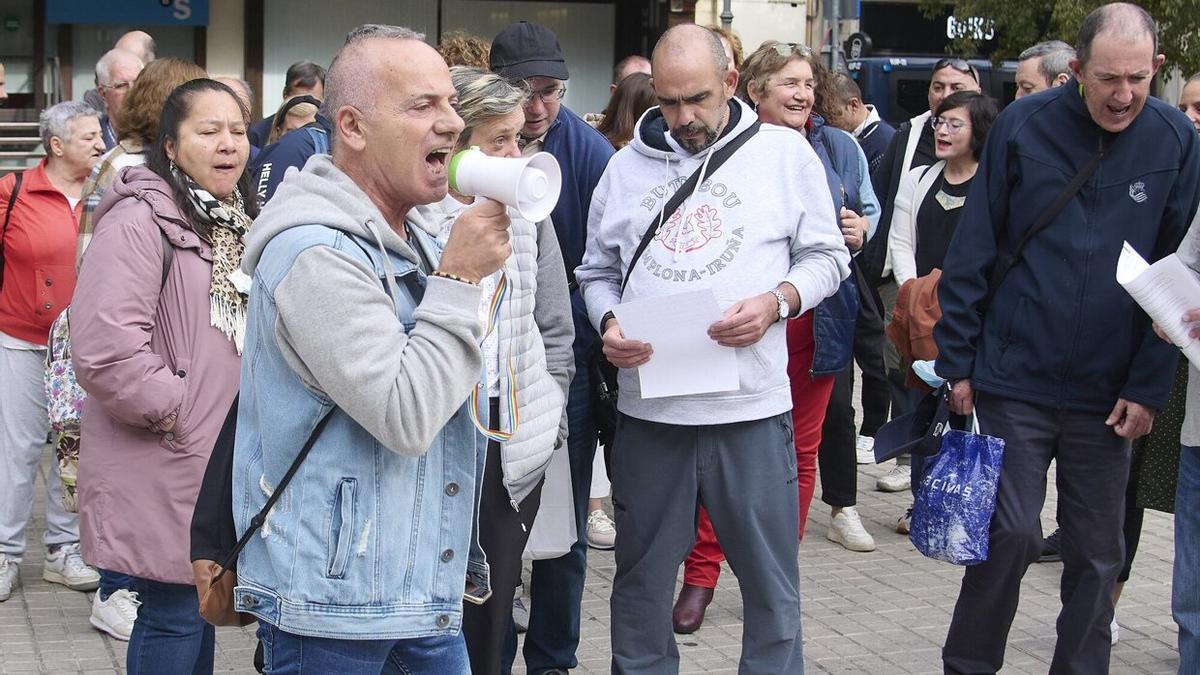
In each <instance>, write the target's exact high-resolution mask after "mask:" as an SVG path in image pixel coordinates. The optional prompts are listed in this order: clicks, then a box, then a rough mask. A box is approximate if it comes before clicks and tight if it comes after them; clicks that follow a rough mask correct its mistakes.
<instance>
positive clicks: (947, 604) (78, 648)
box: [0, 465, 1178, 675]
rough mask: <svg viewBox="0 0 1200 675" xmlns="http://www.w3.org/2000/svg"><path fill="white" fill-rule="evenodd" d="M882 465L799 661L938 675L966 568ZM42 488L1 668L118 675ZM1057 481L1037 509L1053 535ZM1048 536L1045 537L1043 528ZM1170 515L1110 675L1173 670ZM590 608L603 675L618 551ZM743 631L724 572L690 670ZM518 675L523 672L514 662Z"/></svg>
mask: <svg viewBox="0 0 1200 675" xmlns="http://www.w3.org/2000/svg"><path fill="white" fill-rule="evenodd" d="M889 468H890V465H885V466H883V467H876V466H863V467H859V469H860V470H859V512H860V513H861V514H862V516H863V521H864V523H865V524H866V526H867V529H868V530H869V531H870V532H871V534H872V535H874V537H875V541H876V543H877V544H878V549H877V550H876V551H875V552H872V553H853V552H851V551H847V550H845V549H843V548H841V547H840V546H838V545H836V544H833V543H831V542H829V541H827V540H826V539H825V533H826V531H827V529H828V524H829V513H828V509H827V508H826V507H824V505H822V504H821V503H820V502H819V498H818V500H817V501H814V503H813V507H812V511H811V514H810V522H809V525H808V529H807V532H806V536H805V539H804V542H803V543H802V545H801V547H800V571H801V576H802V579H801V592H802V596H803V603H804V604H803V609H804V638H805V645H804V653H805V656H806V668H807V672H809V673H846V674H850V673H869V674H871V675H875V674H891V673H937V672H940V662H939V653H940V645H941V641H942V639H943V638H944V637H945V633H946V628H947V626H948V625H949V620H950V613H951V611H952V609H953V605H954V599H955V596H956V594H957V592H958V586H959V580H960V577H961V570H960V569H959V568H956V567H954V566H952V565H948V564H945V563H939V562H936V561H933V560H928V559H925V558H923V557H922V556H921V555H920V554H918V553H917V552H916V551H915V550H914V549H913V547H912V546H911V545H910V544H909V543H908V539H907V537H903V536H901V535H898V534H895V533H894V531H893V526H894V524H895V520H896V517H897V516H899V515H900V513H902V512H903V510H904V508H905V507H906V506H907V505H908V495H907V493H900V494H884V493H881V492H877V491H875V489H874V483H875V478H876V477H878V476H880V475H882V474H883V473H885V472H886V471H887V470H888V469H889ZM42 494H43V493H42V492H39V497H38V503H37V505H36V510H35V520H34V523H33V524H32V527H31V529H30V530H29V535H30V536H29V539H30V541H31V544H32V545H31V546H30V550H29V553H28V555H27V556H26V558H25V561H24V562H23V563H22V565H21V579H22V586H21V588H19V589H18V590H17V591H16V592H15V593H13V596H12V597H11V598H10V599H9V600H8V601H7V602H3V603H0V673H114V672H115V673H121V672H124V665H125V643H123V642H118V641H115V640H112V639H110V638H108V637H107V636H106V635H103V634H101V633H99V632H97V631H95V630H93V629H92V628H91V626H90V625H89V624H88V614H89V611H90V607H91V598H92V594H90V593H87V594H85V593H77V592H74V591H70V590H67V589H66V588H63V587H62V586H58V585H54V584H48V583H46V582H44V581H42V579H41V567H42V558H43V549H42V546H41V545H40V532H41V530H42V527H43V526H44V516H43V515H41V514H44V512H45V510H44V507H43V504H42V500H43V499H44V497H43V496H42ZM1054 500H1055V493H1054V484H1053V482H1051V484H1050V496H1049V498H1048V503H1047V505H1046V509H1045V510H1044V511H1043V524H1044V526H1045V527H1047V528H1052V527H1053V514H1054ZM1047 531H1049V529H1047ZM1172 555H1173V548H1172V519H1171V517H1170V516H1169V515H1164V514H1161V513H1158V512H1157V511H1148V512H1147V514H1146V521H1145V529H1144V531H1143V534H1142V542H1141V546H1140V548H1139V549H1138V554H1137V560H1136V561H1135V564H1134V567H1133V577H1132V579H1131V580H1130V581H1129V583H1128V585H1127V586H1126V589H1125V594H1124V596H1123V597H1122V599H1121V604H1120V606H1119V608H1118V610H1117V619H1118V621H1119V622H1120V624H1121V640H1120V642H1119V643H1118V644H1117V645H1116V646H1115V647H1114V648H1113V657H1112V670H1111V672H1112V673H1117V674H1134V673H1138V674H1140V673H1163V674H1167V673H1175V672H1176V669H1177V667H1178V657H1177V654H1176V650H1175V624H1174V623H1173V622H1172V620H1171V599H1170V592H1171V558H1172ZM589 561H590V562H589V574H588V581H587V587H586V590H585V595H584V600H583V637H582V641H581V643H580V646H579V652H578V656H579V668H578V669H577V670H576V671H574V672H577V673H601V672H608V659H609V648H608V621H609V611H608V596H609V592H610V590H611V588H612V577H613V573H614V571H615V568H614V562H613V555H612V553H611V552H602V551H592V552H591V553H590V556H589ZM1060 570H1061V566H1060V565H1058V564H1040V565H1034V566H1032V567H1031V568H1030V570H1029V573H1028V574H1027V575H1026V577H1025V583H1024V587H1023V588H1022V594H1021V605H1020V611H1019V613H1018V616H1017V619H1016V621H1015V622H1014V624H1013V628H1012V632H1011V634H1010V636H1009V643H1008V654H1007V663H1006V667H1005V669H1004V672H1005V673H1006V674H1007V673H1045V672H1046V671H1047V669H1048V668H1049V661H1050V656H1051V652H1052V651H1053V648H1054V620H1055V617H1056V615H1057V613H1058V608H1059V601H1058V578H1059V572H1060ZM740 637H741V599H740V596H739V593H738V586H737V580H736V579H734V576H733V574H732V573H730V572H729V570H728V569H726V570H725V573H724V574H723V575H722V576H721V581H720V586H719V588H718V589H717V594H716V598H715V600H714V601H713V604H712V606H711V607H710V609H709V612H708V618H707V620H706V621H705V624H704V627H703V628H701V629H700V631H699V632H697V633H695V634H694V635H688V636H680V640H679V651H680V654H681V655H682V667H681V671H682V672H684V673H735V672H736V670H737V659H738V649H739V644H740ZM253 652H254V638H253V629H221V630H219V631H218V632H217V659H216V663H217V670H218V671H219V672H237V673H253V672H254V671H253V668H252V666H251V665H250V664H251V656H252V654H253ZM517 672H518V673H523V672H524V669H523V668H518V670H517Z"/></svg>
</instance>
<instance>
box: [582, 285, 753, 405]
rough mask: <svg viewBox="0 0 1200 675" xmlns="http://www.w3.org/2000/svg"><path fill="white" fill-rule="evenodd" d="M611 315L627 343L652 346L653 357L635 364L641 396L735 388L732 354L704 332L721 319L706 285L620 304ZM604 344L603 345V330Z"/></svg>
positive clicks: (704, 392)
mask: <svg viewBox="0 0 1200 675" xmlns="http://www.w3.org/2000/svg"><path fill="white" fill-rule="evenodd" d="M613 314H614V315H616V317H617V322H618V324H619V328H620V330H621V332H622V333H623V334H624V337H625V338H627V339H628V340H627V341H630V342H645V343H648V344H650V345H654V349H653V356H651V357H650V358H649V360H647V361H645V362H644V363H642V364H641V365H640V366H638V382H639V384H640V388H641V395H642V398H661V397H664V396H685V395H688V394H707V393H711V392H717V391H733V390H736V389H737V388H738V386H739V382H738V369H737V352H735V351H734V350H733V349H731V348H729V347H722V346H720V345H718V344H717V343H716V342H714V341H713V340H712V339H711V338H709V336H708V329H709V327H710V326H712V325H713V324H714V323H716V322H718V321H720V320H721V309H720V307H719V306H718V305H717V298H716V296H715V295H713V292H712V289H704V290H699V291H691V292H688V293H679V294H677V295H668V296H661V297H656V298H643V299H640V300H634V301H632V302H626V303H624V304H621V305H617V306H616V307H614V308H613ZM614 330H615V328H610V329H609V333H611V332H614ZM605 344H606V349H607V345H608V344H609V338H608V333H605ZM605 353H606V354H607V351H606V352H605ZM614 365H616V364H615V362H614Z"/></svg>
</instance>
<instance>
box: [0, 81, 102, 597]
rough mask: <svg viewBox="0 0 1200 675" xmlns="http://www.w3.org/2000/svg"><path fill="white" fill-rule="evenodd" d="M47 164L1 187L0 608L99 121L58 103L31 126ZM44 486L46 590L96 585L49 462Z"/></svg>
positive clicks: (19, 549)
mask: <svg viewBox="0 0 1200 675" xmlns="http://www.w3.org/2000/svg"><path fill="white" fill-rule="evenodd" d="M39 127H40V131H41V135H42V145H44V146H45V148H46V158H45V159H43V160H42V161H41V163H40V164H38V165H37V166H35V167H33V168H32V169H29V170H27V171H23V172H19V173H10V174H9V175H7V176H5V177H4V178H3V179H0V205H3V206H2V208H3V209H4V211H3V221H2V222H3V230H0V270H2V276H0V463H2V464H3V468H0V476H4V477H5V479H4V482H3V483H0V602H3V601H5V600H7V599H8V598H9V596H10V595H11V593H12V591H13V589H14V588H15V587H16V586H18V585H19V583H20V577H19V576H18V575H17V564H18V563H19V562H20V561H21V558H22V557H23V556H24V555H25V526H26V525H27V524H28V523H29V518H30V516H31V515H32V513H33V504H34V499H33V484H34V480H35V479H36V477H37V474H38V471H39V468H40V467H41V460H42V450H43V446H44V444H45V443H46V432H47V431H48V430H49V426H50V424H49V417H48V415H47V411H46V390H45V388H44V384H43V381H42V377H43V366H42V364H43V361H44V360H45V357H46V342H47V337H48V334H49V330H50V324H51V323H52V322H53V321H54V319H55V317H57V316H58V315H59V314H60V313H61V312H62V311H63V308H65V307H66V306H67V303H69V302H70V301H71V293H72V291H73V290H74V288H75V237H76V234H77V232H78V230H79V215H80V212H81V211H82V209H83V204H82V199H81V197H82V194H81V192H82V190H83V182H84V180H86V179H87V177H88V173H90V172H91V170H92V167H93V166H95V165H96V162H97V161H99V160H100V155H101V154H103V153H104V141H103V139H102V137H101V132H100V120H99V117H98V113H97V112H96V111H95V109H93V108H92V107H91V106H89V105H87V104H86V103H82V102H75V101H65V102H63V103H59V104H58V105H55V106H52V107H50V108H47V109H46V110H44V111H43V112H42V114H41V116H40V119H39ZM51 467H52V469H53V476H52V477H51V478H50V480H47V481H46V483H47V485H46V488H47V490H46V491H47V493H48V495H47V497H46V532H45V534H44V535H43V537H42V541H43V543H45V544H46V547H47V549H48V550H49V553H47V555H46V562H45V565H44V566H43V568H42V577H43V578H44V579H46V580H47V581H52V582H55V583H59V584H63V585H65V586H67V587H68V588H71V589H73V590H77V591H89V590H92V589H93V588H96V585H97V583H98V582H99V579H100V578H99V576H98V575H97V573H96V571H95V570H93V569H91V568H89V567H87V566H86V565H84V563H83V558H82V557H81V555H80V549H79V517H78V516H77V515H75V514H73V513H69V512H68V511H67V510H66V507H65V504H64V501H63V483H62V480H61V478H60V475H59V473H60V472H59V467H58V463H57V462H52V463H51Z"/></svg>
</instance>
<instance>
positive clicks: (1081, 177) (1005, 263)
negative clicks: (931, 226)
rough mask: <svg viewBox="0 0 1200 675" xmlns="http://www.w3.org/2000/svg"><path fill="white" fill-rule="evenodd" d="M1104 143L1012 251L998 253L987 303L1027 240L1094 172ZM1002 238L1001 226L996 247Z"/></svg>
mask: <svg viewBox="0 0 1200 675" xmlns="http://www.w3.org/2000/svg"><path fill="white" fill-rule="evenodd" d="M1105 145H1106V144H1105V142H1104V140H1103V139H1101V143H1100V150H1099V151H1097V152H1096V154H1095V155H1092V158H1091V159H1090V160H1089V161H1088V163H1087V164H1085V165H1084V166H1083V168H1081V169H1080V170H1079V173H1077V174H1075V177H1074V178H1072V179H1071V182H1070V183H1068V184H1067V187H1065V188H1063V191H1062V192H1060V193H1058V196H1057V197H1055V198H1054V201H1052V202H1050V205H1049V206H1047V207H1046V208H1045V209H1044V210H1043V211H1042V213H1041V214H1040V215H1039V216H1038V219H1037V220H1036V221H1035V222H1034V223H1033V226H1032V227H1030V228H1029V229H1028V230H1027V231H1026V232H1025V236H1023V237H1021V241H1020V242H1018V243H1017V245H1016V247H1015V248H1013V250H1012V252H1011V253H1009V254H1007V255H1003V254H1000V257H999V258H998V259H997V260H996V264H995V265H993V266H992V274H991V277H990V278H989V281H988V296H987V297H988V301H989V303H990V300H991V298H992V297H993V296H995V294H996V290H997V289H998V288H999V287H1000V284H1002V283H1003V282H1004V277H1006V276H1008V273H1009V271H1010V270H1012V268H1013V267H1016V266H1017V263H1019V262H1021V254H1022V253H1023V252H1024V251H1025V246H1026V245H1027V244H1028V243H1029V240H1031V239H1033V238H1034V236H1036V235H1037V234H1038V233H1039V232H1041V231H1042V230H1044V229H1046V227H1047V226H1049V225H1050V221H1052V220H1054V218H1055V217H1056V216H1058V214H1059V212H1061V211H1062V210H1063V207H1065V206H1066V205H1067V202H1069V201H1071V199H1072V198H1074V197H1075V194H1076V193H1077V192H1079V189H1080V188H1081V187H1083V184H1084V183H1086V182H1087V179H1088V178H1091V176H1092V174H1093V173H1095V171H1096V167H1098V166H1100V160H1101V159H1104V151H1105ZM1003 238H1004V228H1003V226H1001V228H1000V231H999V232H998V233H997V237H996V240H997V241H996V244H997V249H999V248H1000V241H1001V240H1002V239H1003Z"/></svg>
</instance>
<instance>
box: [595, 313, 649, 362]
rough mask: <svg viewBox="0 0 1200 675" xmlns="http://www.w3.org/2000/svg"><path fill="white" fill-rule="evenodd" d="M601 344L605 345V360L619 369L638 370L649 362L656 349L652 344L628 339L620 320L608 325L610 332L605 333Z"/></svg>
mask: <svg viewBox="0 0 1200 675" xmlns="http://www.w3.org/2000/svg"><path fill="white" fill-rule="evenodd" d="M601 342H603V343H604V356H605V358H607V359H608V361H609V363H611V364H613V365H614V366H616V367H618V368H637V367H638V366H640V365H642V364H643V363H645V362H647V361H649V360H650V356H651V355H653V354H654V348H653V347H652V346H651V345H650V344H648V343H646V342H639V341H637V340H629V339H627V338H626V337H625V333H624V332H623V331H622V330H621V322H620V320H613V321H612V323H610V324H608V330H606V331H604V335H603V336H602V337H601Z"/></svg>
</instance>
